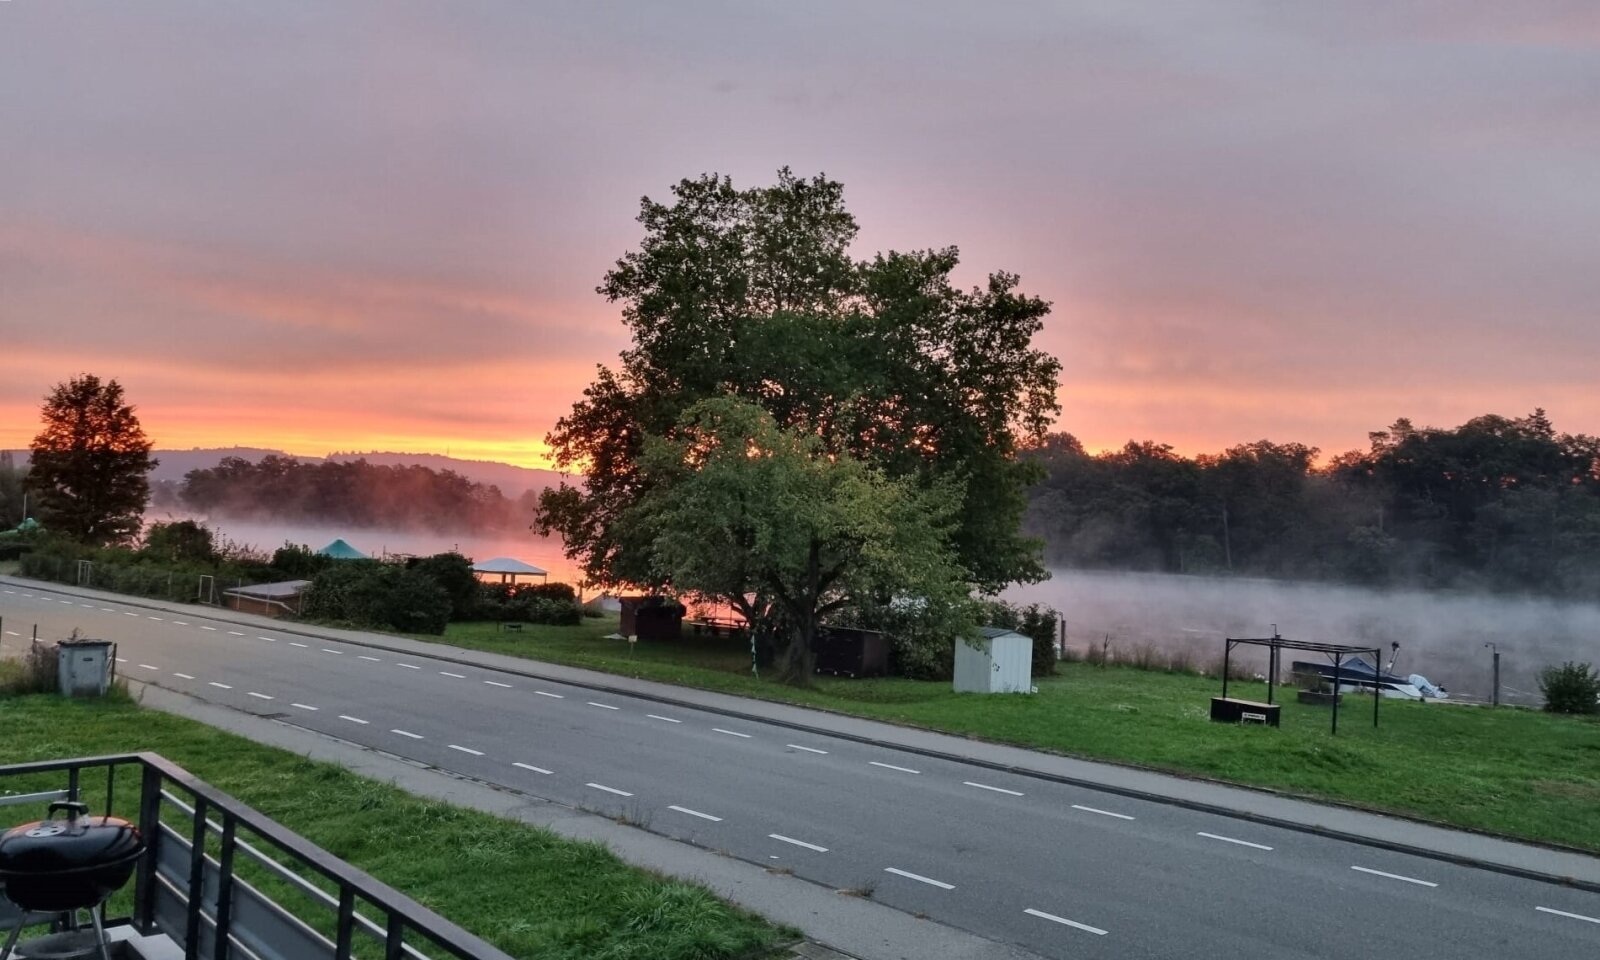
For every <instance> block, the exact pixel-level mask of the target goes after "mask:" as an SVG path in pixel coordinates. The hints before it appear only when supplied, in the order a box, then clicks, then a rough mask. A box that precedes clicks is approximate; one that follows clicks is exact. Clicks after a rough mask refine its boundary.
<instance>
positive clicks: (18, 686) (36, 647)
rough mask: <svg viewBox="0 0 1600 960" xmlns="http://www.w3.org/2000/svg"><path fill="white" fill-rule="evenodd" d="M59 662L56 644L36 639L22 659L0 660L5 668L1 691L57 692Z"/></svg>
mask: <svg viewBox="0 0 1600 960" xmlns="http://www.w3.org/2000/svg"><path fill="white" fill-rule="evenodd" d="M73 636H77V632H76V631H74V632H73ZM58 662H59V661H58V658H57V653H56V645H55V644H53V643H44V642H41V641H38V640H35V641H34V642H33V643H31V644H29V645H28V650H27V652H26V653H24V654H23V655H22V657H21V659H19V660H15V661H12V660H6V661H0V664H3V666H4V668H5V669H4V670H0V693H7V694H24V693H55V692H56V691H57V690H58V689H59V685H58V682H57V679H56V667H57V664H58Z"/></svg>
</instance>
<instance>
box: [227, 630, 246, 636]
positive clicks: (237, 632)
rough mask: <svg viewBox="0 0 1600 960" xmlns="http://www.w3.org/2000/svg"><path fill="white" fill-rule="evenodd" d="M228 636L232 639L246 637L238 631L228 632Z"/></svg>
mask: <svg viewBox="0 0 1600 960" xmlns="http://www.w3.org/2000/svg"><path fill="white" fill-rule="evenodd" d="M228 636H230V637H242V636H244V634H243V633H241V632H240V631H238V630H229V631H228Z"/></svg>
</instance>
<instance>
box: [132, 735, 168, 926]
mask: <svg viewBox="0 0 1600 960" xmlns="http://www.w3.org/2000/svg"><path fill="white" fill-rule="evenodd" d="M139 769H140V770H141V771H142V773H141V776H140V778H139V783H140V785H139V834H140V836H142V837H144V856H142V857H140V858H139V866H138V869H137V873H135V875H134V881H133V919H134V923H136V924H137V925H138V927H139V933H140V935H141V936H149V935H150V934H152V933H154V932H155V929H156V862H157V860H158V859H159V850H160V844H161V771H160V770H157V769H156V768H155V767H152V766H150V765H149V764H147V763H141V764H140V766H139Z"/></svg>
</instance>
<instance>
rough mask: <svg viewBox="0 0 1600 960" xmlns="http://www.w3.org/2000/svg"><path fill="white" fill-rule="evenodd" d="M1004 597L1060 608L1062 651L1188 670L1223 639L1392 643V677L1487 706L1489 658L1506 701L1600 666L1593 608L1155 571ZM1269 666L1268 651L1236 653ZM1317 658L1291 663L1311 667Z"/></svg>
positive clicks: (1073, 575)
mask: <svg viewBox="0 0 1600 960" xmlns="http://www.w3.org/2000/svg"><path fill="white" fill-rule="evenodd" d="M1006 597H1007V599H1010V600H1015V601H1020V602H1023V603H1035V602H1037V603H1044V604H1049V605H1050V606H1053V607H1055V608H1056V609H1058V610H1060V611H1062V613H1063V615H1064V617H1065V620H1066V625H1067V639H1068V645H1069V646H1071V647H1075V648H1078V649H1084V648H1087V647H1088V646H1089V645H1090V644H1099V643H1102V642H1104V641H1105V639H1106V638H1107V637H1109V638H1110V641H1109V642H1110V643H1111V645H1112V646H1113V647H1122V648H1134V647H1137V646H1138V645H1140V644H1150V645H1153V646H1155V647H1156V648H1158V649H1161V650H1165V651H1173V650H1179V649H1188V650H1190V651H1192V652H1193V658H1194V662H1195V663H1196V664H1197V665H1198V664H1209V663H1211V662H1212V661H1213V660H1215V659H1216V658H1219V657H1220V656H1221V655H1222V647H1223V639H1224V638H1225V637H1230V636H1232V637H1267V636H1271V635H1272V630H1273V625H1274V624H1276V626H1277V629H1278V632H1279V633H1280V634H1281V635H1282V636H1284V637H1288V638H1291V639H1295V640H1320V641H1327V642H1333V643H1356V644H1365V645H1371V646H1379V647H1382V648H1384V650H1385V651H1386V652H1385V657H1384V658H1385V662H1386V663H1387V660H1388V657H1389V653H1388V652H1387V651H1388V650H1389V645H1390V644H1391V643H1396V642H1397V643H1399V644H1400V650H1399V658H1398V660H1397V661H1396V663H1395V672H1396V673H1400V674H1409V673H1420V674H1423V675H1425V676H1427V677H1428V678H1429V679H1430V680H1432V681H1433V682H1435V683H1438V684H1442V685H1443V686H1445V687H1446V688H1448V689H1449V690H1450V691H1451V693H1452V695H1465V696H1467V697H1471V698H1481V699H1487V698H1488V696H1489V693H1490V688H1491V686H1492V681H1491V675H1492V660H1491V652H1490V650H1489V649H1488V648H1486V647H1485V646H1484V644H1486V643H1491V642H1492V643H1494V644H1496V645H1497V646H1498V648H1499V650H1500V654H1501V662H1500V675H1501V699H1502V700H1503V701H1505V702H1511V703H1537V702H1539V700H1540V697H1539V693H1538V683H1537V676H1538V672H1539V670H1540V669H1542V668H1543V667H1545V666H1546V665H1549V664H1551V663H1558V662H1561V661H1564V660H1600V605H1597V604H1594V603H1570V602H1559V601H1553V600H1543V599H1533V598H1520V597H1494V596H1486V595H1472V594H1455V593H1428V592H1422V591H1414V590H1370V589H1363V588H1360V587H1346V586H1330V585H1325V584H1308V583H1285V582H1277V581H1265V580H1242V579H1217V578H1207V577H1183V576H1170V575H1161V574H1133V573H1096V572H1086V571H1075V570H1057V571H1054V572H1053V576H1052V577H1051V579H1049V580H1046V581H1045V582H1044V583H1039V584H1031V585H1028V586H1022V587H1015V588H1013V589H1012V590H1010V591H1009V592H1008V593H1007V594H1006ZM1234 653H1235V655H1243V656H1244V657H1245V658H1246V662H1247V663H1251V664H1253V665H1256V666H1257V668H1258V669H1263V670H1264V669H1265V664H1266V655H1265V650H1256V649H1252V648H1248V647H1239V648H1235V651H1234ZM1318 658H1319V655H1317V654H1306V653H1299V654H1293V655H1291V656H1290V657H1289V659H1299V660H1316V659H1318Z"/></svg>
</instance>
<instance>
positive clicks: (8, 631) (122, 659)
mask: <svg viewBox="0 0 1600 960" xmlns="http://www.w3.org/2000/svg"><path fill="white" fill-rule="evenodd" d="M6 633H9V634H11V635H12V636H13V637H20V636H21V634H20V633H17V632H16V631H14V630H7V631H6ZM117 662H118V663H127V662H128V658H127V657H118V658H117Z"/></svg>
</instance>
